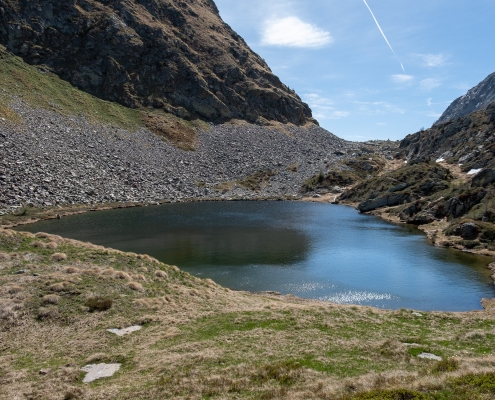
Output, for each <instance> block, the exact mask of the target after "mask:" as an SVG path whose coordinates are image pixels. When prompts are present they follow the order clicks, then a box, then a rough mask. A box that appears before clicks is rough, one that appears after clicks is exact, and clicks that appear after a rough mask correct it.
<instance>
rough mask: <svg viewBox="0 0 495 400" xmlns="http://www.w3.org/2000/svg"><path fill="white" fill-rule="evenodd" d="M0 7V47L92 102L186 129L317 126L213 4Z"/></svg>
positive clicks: (131, 0)
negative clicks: (196, 124)
mask: <svg viewBox="0 0 495 400" xmlns="http://www.w3.org/2000/svg"><path fill="white" fill-rule="evenodd" d="M0 5H1V7H0V44H3V45H5V46H6V48H7V50H9V51H11V52H12V53H14V54H16V55H19V56H21V57H22V58H23V59H24V61H26V62H27V63H29V64H36V65H44V66H45V67H46V68H48V69H50V70H51V71H53V72H55V73H57V74H58V75H59V76H60V77H61V78H62V79H64V80H67V81H69V82H70V83H72V84H73V85H75V86H76V87H78V88H80V89H82V90H84V91H86V92H88V93H91V94H93V95H95V96H97V97H99V98H102V99H106V100H109V101H113V102H118V103H120V104H122V105H125V106H128V107H133V108H136V107H151V108H155V109H162V110H164V111H166V112H168V113H173V114H175V115H176V116H178V117H180V118H185V119H196V118H201V119H203V120H206V121H214V122H225V121H229V120H233V119H241V120H247V121H249V122H251V123H258V124H266V123H267V121H278V122H281V123H292V124H295V125H304V124H306V123H308V122H311V123H316V121H315V120H314V119H313V118H312V116H311V110H310V109H309V107H308V105H307V104H305V103H303V102H302V101H301V99H300V98H299V97H298V96H297V94H296V93H295V92H294V91H293V90H291V89H289V88H288V87H287V86H286V85H284V84H283V83H282V82H281V81H280V80H279V78H278V77H276V76H275V75H274V74H273V73H272V72H271V70H270V68H269V67H268V65H267V64H266V63H265V62H264V60H263V59H262V58H261V57H260V56H258V55H257V54H256V53H254V52H253V51H252V50H251V49H250V48H249V47H248V45H247V44H246V43H245V42H244V40H243V39H242V38H241V37H240V36H239V35H237V34H236V33H235V32H234V31H233V30H232V29H231V28H230V27H229V26H228V25H227V24H225V23H224V22H223V21H222V20H221V18H220V15H219V13H218V9H217V8H216V6H215V4H214V2H213V1H212V0H188V1H179V0H117V1H114V0H112V1H109V0H47V1H39V0H34V1H33V0H15V1H5V2H2V3H1V4H0Z"/></svg>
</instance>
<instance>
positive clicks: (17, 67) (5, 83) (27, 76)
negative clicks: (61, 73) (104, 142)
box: [0, 46, 143, 131]
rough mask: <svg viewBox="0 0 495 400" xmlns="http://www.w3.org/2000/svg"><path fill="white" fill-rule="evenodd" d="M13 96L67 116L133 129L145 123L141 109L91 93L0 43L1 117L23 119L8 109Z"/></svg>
mask: <svg viewBox="0 0 495 400" xmlns="http://www.w3.org/2000/svg"><path fill="white" fill-rule="evenodd" d="M1 89H3V90H4V91H2V90H1ZM12 96H17V97H19V98H21V99H22V100H23V101H24V102H26V103H27V104H28V105H30V106H31V107H34V108H44V109H47V110H53V111H55V112H57V113H61V114H64V115H75V116H80V115H81V114H84V116H85V117H86V118H87V119H89V120H90V121H92V122H97V123H103V124H113V125H117V126H120V127H122V128H125V129H128V130H131V131H133V130H136V129H138V128H139V127H142V126H143V123H142V121H141V111H140V110H135V109H131V108H127V107H124V106H121V105H119V104H116V103H112V102H109V101H105V100H101V99H98V98H96V97H94V96H91V95H90V94H87V93H85V92H83V91H81V90H78V89H77V88H75V87H73V86H72V85H70V84H69V83H68V82H66V81H64V80H62V79H60V78H59V77H58V76H57V75H55V74H53V73H51V72H48V71H47V70H45V69H44V70H43V72H42V70H41V69H38V68H37V67H35V66H31V65H28V64H26V63H24V62H23V61H22V59H21V58H19V57H16V56H13V55H11V54H10V53H8V52H7V51H6V50H5V48H4V47H3V46H0V116H2V117H4V118H6V119H9V120H12V121H14V122H20V117H19V116H17V117H16V116H15V113H14V114H12V110H10V112H9V111H8V110H9V109H10V107H9V105H10V103H11V101H12Z"/></svg>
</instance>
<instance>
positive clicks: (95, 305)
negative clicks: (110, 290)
mask: <svg viewBox="0 0 495 400" xmlns="http://www.w3.org/2000/svg"><path fill="white" fill-rule="evenodd" d="M85 305H86V307H88V308H89V312H95V311H107V310H109V309H110V308H112V305H113V300H112V299H111V298H109V297H90V298H89V299H87V300H86V303H85Z"/></svg>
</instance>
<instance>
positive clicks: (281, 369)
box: [255, 360, 302, 385]
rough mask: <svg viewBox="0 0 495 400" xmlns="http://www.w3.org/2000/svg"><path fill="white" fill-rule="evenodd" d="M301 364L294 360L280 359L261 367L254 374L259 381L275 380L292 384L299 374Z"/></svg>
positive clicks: (282, 383) (283, 383) (284, 383)
mask: <svg viewBox="0 0 495 400" xmlns="http://www.w3.org/2000/svg"><path fill="white" fill-rule="evenodd" d="M301 369H302V366H301V364H299V363H298V362H295V361H290V360H289V361H280V362H277V363H274V364H268V365H265V366H263V367H262V369H261V371H260V372H259V373H258V374H257V375H256V376H255V380H256V381H259V382H261V383H263V382H268V381H270V380H275V381H277V382H278V383H279V384H281V385H292V384H293V383H294V382H295V381H296V380H297V379H298V378H299V376H300V375H301Z"/></svg>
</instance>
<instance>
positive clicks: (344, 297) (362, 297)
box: [319, 290, 394, 304]
mask: <svg viewBox="0 0 495 400" xmlns="http://www.w3.org/2000/svg"><path fill="white" fill-rule="evenodd" d="M393 299H394V296H392V295H390V294H388V293H373V292H357V291H352V290H350V291H348V292H341V293H336V294H334V295H332V296H323V297H320V298H319V300H325V301H331V302H333V303H339V304H360V303H366V302H369V301H379V300H393Z"/></svg>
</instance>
